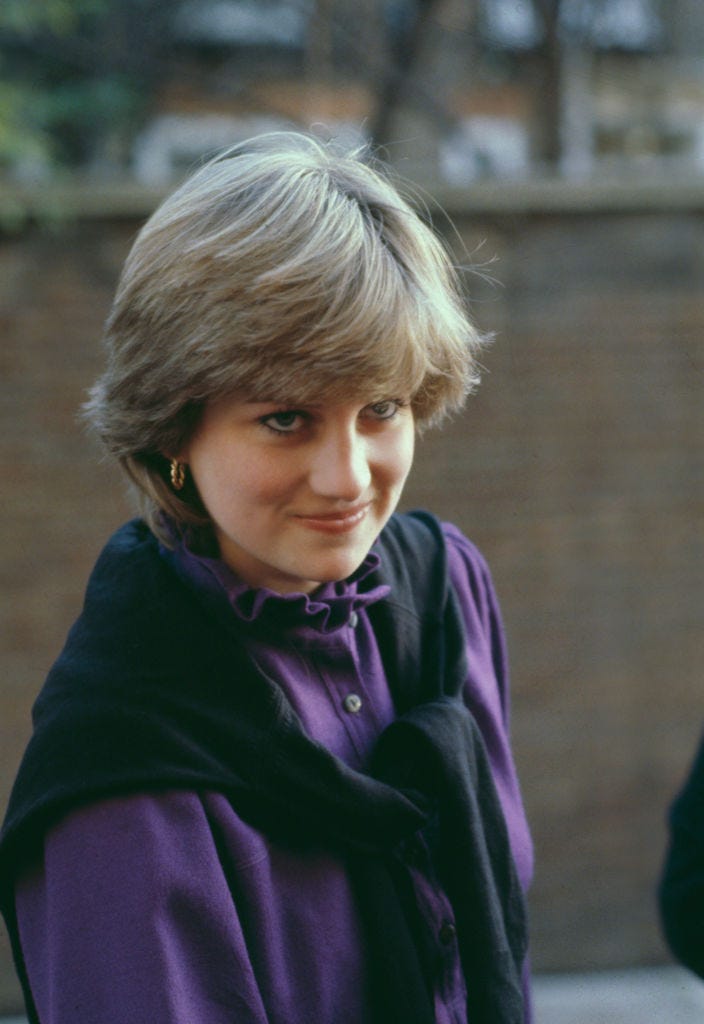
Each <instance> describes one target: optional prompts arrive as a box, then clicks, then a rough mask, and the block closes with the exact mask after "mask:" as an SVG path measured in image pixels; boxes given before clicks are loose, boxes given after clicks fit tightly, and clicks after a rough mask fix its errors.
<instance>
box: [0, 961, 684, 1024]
mask: <svg viewBox="0 0 704 1024" xmlns="http://www.w3.org/2000/svg"><path fill="white" fill-rule="evenodd" d="M534 992H535V1024H704V982H702V981H699V979H698V978H695V977H694V975H692V974H689V973H688V972H687V971H684V970H682V969H680V968H679V967H653V968H636V969H634V970H624V971H599V972H595V973H593V974H559V975H558V974H555V975H544V974H543V975H538V976H537V977H536V978H535V982H534ZM0 1024H27V1022H26V1021H25V1019H24V1018H23V1017H12V1018H5V1019H4V1020H1V1021H0ZM76 1024H80V1022H76Z"/></svg>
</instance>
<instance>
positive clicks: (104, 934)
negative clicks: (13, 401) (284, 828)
mask: <svg viewBox="0 0 704 1024" xmlns="http://www.w3.org/2000/svg"><path fill="white" fill-rule="evenodd" d="M16 908H17V918H18V926H19V935H20V943H21V948H22V953H23V956H24V960H25V964H26V968H27V974H28V977H29V984H30V987H31V991H32V996H33V999H34V1002H35V1005H36V1008H37V1012H38V1015H39V1019H40V1021H41V1024H78V1022H80V1024H146V1022H147V1021H148V1022H149V1024H195V1022H198V1024H200V1022H203V1024H206V1022H207V1024H233V1022H237V1024H265V1022H266V1014H265V1012H264V1008H263V1006H262V1002H261V997H260V994H259V991H258V988H257V985H256V982H255V979H254V976H253V973H252V968H251V964H250V962H249V959H248V955H247V949H246V945H245V942H244V938H243V934H242V930H241V928H240V923H239V920H238V917H237V914H236V912H235V908H234V906H233V901H232V897H231V894H230V892H229V890H228V887H227V882H226V879H225V877H224V875H223V872H222V869H221V867H220V863H219V860H218V856H217V850H216V846H215V844H214V842H213V837H212V834H211V832H210V829H209V827H208V822H207V817H206V814H205V811H204V808H203V805H202V803H201V801H200V799H199V797H198V796H197V795H196V794H193V793H164V794H159V795H135V796H126V797H121V798H114V799H110V800H106V801H103V802H100V803H96V804H93V805H90V806H87V807H85V808H81V809H79V810H76V811H74V812H73V813H71V814H70V815H69V816H68V817H66V818H65V819H64V820H63V821H61V822H60V823H59V824H58V825H57V826H56V827H55V828H54V829H53V830H52V831H51V832H50V833H49V834H48V836H47V838H46V842H45V847H44V853H43V857H42V860H41V862H40V863H37V864H35V865H33V866H32V867H31V868H30V869H28V870H27V872H26V873H25V874H24V875H23V877H22V878H21V879H20V881H19V883H18V885H17V888H16Z"/></svg>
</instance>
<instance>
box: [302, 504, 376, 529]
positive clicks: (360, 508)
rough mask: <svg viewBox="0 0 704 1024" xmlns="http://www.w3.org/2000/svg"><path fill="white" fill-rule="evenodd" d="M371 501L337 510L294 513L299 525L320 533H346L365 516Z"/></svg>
mask: <svg viewBox="0 0 704 1024" xmlns="http://www.w3.org/2000/svg"><path fill="white" fill-rule="evenodd" d="M370 508H371V502H367V504H366V505H357V506H356V507H355V508H350V509H345V510H344V511H342V510H341V511H337V512H315V513H313V514H312V515H300V514H298V515H295V516H294V518H295V519H297V520H298V521H299V522H300V524H301V526H305V527H307V528H308V529H309V530H319V531H320V532H321V533H347V532H348V531H350V530H354V528H355V527H356V526H358V525H359V524H360V523H361V522H362V520H363V519H365V518H366V516H367V513H368V512H369V509H370Z"/></svg>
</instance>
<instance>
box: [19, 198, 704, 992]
mask: <svg viewBox="0 0 704 1024" xmlns="http://www.w3.org/2000/svg"><path fill="white" fill-rule="evenodd" d="M453 218H454V221H455V223H456V225H457V226H458V228H459V230H460V233H461V235H462V237H463V240H464V242H465V245H466V249H467V251H468V252H469V253H475V259H476V260H482V259H488V258H489V257H491V256H493V255H496V256H497V257H498V260H497V262H496V264H495V265H493V266H491V267H489V268H488V269H489V272H490V273H491V274H494V275H495V276H496V278H497V279H498V280H499V281H500V282H501V283H500V285H492V284H489V283H487V282H486V281H484V280H483V279H481V278H480V277H474V276H470V277H469V279H468V283H469V287H470V291H471V293H472V294H473V296H474V313H475V317H476V319H477V320H478V322H479V323H480V325H481V326H482V328H483V329H485V330H492V331H495V332H496V333H497V338H496V341H495V343H494V345H493V346H492V348H490V349H489V350H488V351H487V353H486V355H485V358H484V364H485V366H486V373H485V376H484V383H483V385H482V388H481V390H480V392H479V393H478V395H477V396H476V397H475V398H473V399H472V400H471V402H470V405H469V407H468V410H467V412H466V413H465V414H464V415H463V416H462V417H459V418H457V419H455V420H454V421H453V422H452V423H451V424H450V425H449V427H448V428H447V429H445V430H444V431H443V432H442V433H439V434H429V435H427V436H426V437H425V438H424V439H423V440H422V441H421V442H420V445H419V450H418V460H417V467H416V470H415V472H414V476H413V479H412V482H411V484H410V486H409V490H408V494H407V500H406V504H407V505H408V506H413V505H424V506H429V507H431V508H433V509H434V510H435V511H436V512H438V513H439V514H440V515H442V516H445V517H448V518H451V519H454V520H455V521H456V522H458V523H459V524H460V525H461V526H462V527H463V528H464V529H465V530H466V531H467V532H468V533H469V534H470V536H472V537H473V538H474V539H475V540H476V541H477V542H478V543H479V544H480V546H481V547H482V548H483V549H484V551H485V553H486V554H487V556H488V558H489V561H490V563H491V565H492V568H493V572H494V577H495V580H496V583H497V587H498V589H499V594H500V597H501V599H502V604H503V609H504V616H505V619H506V624H507V628H508V633H509V641H510V650H511V658H512V666H513V693H514V697H513V707H514V713H513V732H514V741H515V749H516V756H517V760H518V762H519V767H520V771H521V776H522V782H523V788H524V793H525V798H526V803H527V806H528V810H529V814H530V818H531V821H532V825H533V829H534V834H535V841H536V849H537V858H538V867H537V876H536V882H535V886H534V889H533V895H532V901H531V916H532V923H533V949H534V962H535V965H536V967H537V968H538V969H562V968H575V969H589V968H593V967H607V966H615V965H625V964H635V963H647V962H656V961H659V960H661V959H663V958H664V956H665V952H664V949H663V946H662V943H661V941H660V938H659V935H658V930H657V923H656V919H655V911H654V900H653V889H654V884H655V879H656V875H657V871H658V866H659V863H660V859H661V855H662V851H663V846H664V842H665V831H664V824H663V822H664V814H665V809H666V805H667V803H668V800H669V798H670V796H671V794H672V791H673V789H674V787H675V786H676V785H677V784H678V782H679V780H680V779H681V777H682V774H683V772H684V770H685V767H686V764H687V763H688V761H689V759H690V757H691V754H692V752H693V748H694V745H695V742H696V739H697V737H698V734H699V730H700V724H701V722H702V720H703V719H704V693H702V690H704V686H702V678H701V667H700V666H701V663H702V644H701V639H700V637H701V626H700V619H701V616H702V607H703V606H704V602H703V601H702V597H703V591H704V584H703V574H704V551H703V548H704V539H703V538H704V534H703V531H702V511H703V499H704V478H703V477H704V474H703V473H702V464H703V461H704V458H703V456H704V440H703V439H704V413H703V408H704V403H703V402H702V369H703V366H704V303H703V301H702V280H704V225H703V223H702V218H701V216H700V215H699V214H697V213H695V212H687V211H685V212H681V213H678V212H675V213H656V212H652V213H643V214H641V215H636V214H633V213H631V214H616V213H611V214H602V215H596V214H593V215H576V214H572V215H564V214H563V215H560V214H557V213H555V214H552V215H550V216H546V215H543V216H539V215H533V216H530V217H520V216H513V215H510V214H503V215H496V216H493V217H488V216H483V217H481V218H480V219H477V218H473V217H470V216H468V215H462V214H461V213H456V212H455V213H454V214H453ZM136 227H137V221H131V220H114V221H107V220H106V221H95V220H94V221H91V222H85V223H79V224H76V225H74V226H72V227H68V228H65V229H64V230H63V231H61V232H56V231H55V232H53V233H48V232H42V231H40V230H39V229H32V230H28V231H27V232H25V233H23V234H20V235H18V236H15V237H12V238H6V239H4V240H0V324H1V330H2V345H1V347H0V367H1V369H0V396H1V402H2V405H1V408H2V430H1V432H0V459H1V469H2V480H3V489H2V492H3V499H2V501H3V517H2V519H3V528H2V532H1V533H0V572H1V573H2V580H3V593H4V601H3V605H2V613H1V617H0V623H1V632H0V656H1V657H2V674H1V676H0V802H2V803H3V805H4V800H5V798H6V794H7V791H8V789H9V785H10V783H11V779H12V775H13V773H14V770H15V767H16V764H17V761H18V759H19V756H20V753H21V750H22V747H23V745H24V743H25V742H26V739H27V736H28V733H29V711H30V706H31V703H32V700H33V697H34V695H35V693H36V691H37V690H38V688H39V686H40V685H41V682H42V680H43V677H44V675H45V673H46V671H47V669H48V667H49V665H50V664H51V662H52V660H53V658H54V657H55V655H56V653H57V651H58V649H59V647H60V645H61V643H62V641H63V637H64V634H65V632H66V629H67V628H68V626H69V625H70V623H71V621H72V620H73V618H74V617H75V615H76V614H77V612H78V610H79V608H80V603H81V598H82V592H83V586H84V583H85V578H86V575H87V573H88V571H89V568H90V566H91V565H92V563H93V561H94V558H95V556H96V554H97V553H98V551H99V549H100V547H101V545H102V543H103V541H104V539H105V538H106V537H107V535H108V534H109V533H110V532H111V530H112V529H113V528H114V527H115V526H116V525H118V524H119V523H120V522H121V521H122V520H123V519H124V518H125V517H126V515H128V514H129V505H128V502H127V500H126V498H125V496H124V489H123V485H122V482H121V481H120V480H119V478H118V477H117V475H116V473H115V472H114V471H113V470H112V468H111V467H110V466H109V465H107V464H105V463H102V462H101V461H100V457H99V453H98V452H97V451H96V448H95V446H94V445H93V444H92V443H91V442H89V441H88V440H87V439H86V436H85V432H84V431H83V428H82V427H81V426H80V424H79V423H78V422H77V418H76V416H77V409H78V407H79V405H80V403H81V401H82V399H83V396H84V392H85V388H86V387H87V386H88V385H89V383H90V382H91V381H92V379H93V378H94V376H95V375H96V373H97V372H98V369H99V366H100V356H101V353H100V348H99V344H98V337H99V334H100V328H101V323H102V320H103V318H104V316H105V314H106V312H107V308H108V305H109V302H110V297H111V294H112V290H113V287H114V283H115V280H116V276H117V273H118V269H119V266H120V264H121V261H122V259H123V257H124V255H125V254H126V251H127V248H128V245H129V242H130V239H131V237H132V236H133V234H134V232H135V230H136ZM480 243H483V244H481V248H479V249H478V248H477V247H478V246H479V245H480ZM459 257H460V259H461V258H462V254H459ZM16 1001H17V989H16V987H15V984H14V981H13V979H12V971H11V968H10V965H9V954H8V953H7V949H6V946H5V947H4V949H2V950H0V1008H2V1007H3V1006H4V1007H7V1008H10V1007H11V1006H12V1005H13V1004H16Z"/></svg>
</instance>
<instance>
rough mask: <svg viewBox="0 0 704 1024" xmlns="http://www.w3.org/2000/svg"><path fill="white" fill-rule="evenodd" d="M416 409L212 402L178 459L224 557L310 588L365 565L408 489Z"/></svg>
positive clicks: (235, 565)
mask: <svg viewBox="0 0 704 1024" xmlns="http://www.w3.org/2000/svg"><path fill="white" fill-rule="evenodd" d="M413 445H414V424H413V413H412V411H411V408H410V405H409V404H408V403H407V402H401V401H399V400H396V399H372V401H366V400H355V399H350V400H344V401H330V402H326V401H321V402H320V404H313V405H305V406H302V407H301V406H291V407H289V406H282V405H280V404H277V403H273V402H248V401H244V400H241V399H227V400H222V401H219V402H215V403H213V404H212V405H210V406H207V407H206V409H205V412H204V414H203V417H202V419H201V422H200V424H199V426H198V429H197V430H196V433H195V434H194V436H193V437H192V439H191V441H190V442H189V444H188V445H187V446H186V448H185V449H184V450H183V451H182V452H180V453H179V457H180V461H182V462H186V463H187V464H188V466H189V468H190V472H191V474H192V476H193V479H194V481H195V484H196V486H197V488H198V491H199V493H200V496H201V499H202V501H203V503H204V505H205V507H206V509H207V510H208V512H209V514H210V517H211V519H212V521H213V523H214V526H215V534H216V537H217V539H218V543H219V546H220V554H221V557H222V558H223V560H224V561H225V562H226V563H227V564H228V565H229V566H230V567H231V568H232V569H234V570H235V572H236V573H237V574H238V575H239V576H240V577H241V578H242V579H244V580H245V582H247V583H249V584H250V585H251V586H266V587H269V588H271V589H272V590H275V591H278V592H280V593H287V592H292V591H304V592H310V591H312V590H314V589H315V587H317V586H318V584H320V583H323V582H327V581H331V580H340V579H344V578H345V577H346V576H349V575H350V573H352V572H354V570H355V569H356V568H357V567H358V566H359V565H360V564H361V562H362V561H363V560H364V557H365V556H366V554H367V552H368V551H369V549H370V547H371V546H372V544H373V543H374V541H375V540H376V537H377V536H378V534H379V533H380V531H381V529H382V527H383V526H384V524H385V523H386V521H387V519H388V518H389V516H390V515H391V513H392V512H393V510H394V508H395V507H396V504H397V502H398V500H399V498H400V496H401V491H402V489H403V485H404V483H405V480H406V477H407V475H408V472H409V470H410V468H411V463H412V461H413Z"/></svg>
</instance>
